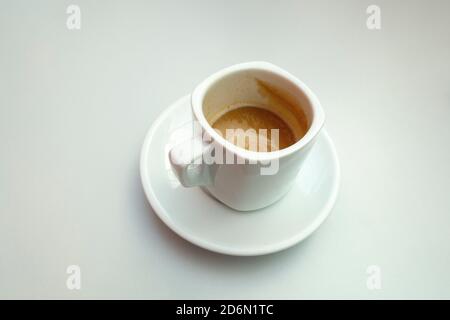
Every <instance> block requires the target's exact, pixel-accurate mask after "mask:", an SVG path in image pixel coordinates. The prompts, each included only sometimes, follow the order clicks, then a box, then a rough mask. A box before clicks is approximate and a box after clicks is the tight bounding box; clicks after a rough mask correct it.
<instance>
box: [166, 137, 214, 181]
mask: <svg viewBox="0 0 450 320" xmlns="http://www.w3.org/2000/svg"><path fill="white" fill-rule="evenodd" d="M211 147H212V144H211V143H210V142H208V143H206V142H205V141H203V140H202V138H201V137H197V136H196V137H193V138H191V139H190V140H188V141H185V142H183V143H181V144H178V145H176V146H174V147H173V148H172V149H171V150H170V151H169V161H170V164H171V166H172V169H173V171H174V173H175V175H176V176H177V178H178V180H179V181H180V183H181V184H182V185H183V186H184V187H188V188H190V187H198V186H207V185H211V184H213V182H214V170H213V165H209V164H206V163H205V162H204V161H203V159H204V158H203V155H204V154H205V153H206V152H209V151H210V148H211Z"/></svg>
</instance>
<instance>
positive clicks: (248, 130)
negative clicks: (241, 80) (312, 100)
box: [210, 82, 308, 152]
mask: <svg viewBox="0 0 450 320" xmlns="http://www.w3.org/2000/svg"><path fill="white" fill-rule="evenodd" d="M258 86H259V87H260V91H263V92H264V94H265V95H266V96H268V97H270V99H268V100H269V101H270V102H271V104H265V105H246V103H237V104H234V105H231V106H227V107H226V108H223V109H222V113H221V114H220V115H218V116H216V117H215V120H214V121H213V122H210V125H211V126H212V127H213V128H214V129H215V130H216V132H218V133H219V134H220V135H221V136H222V137H224V138H225V139H226V140H227V141H228V142H231V143H233V144H234V145H236V146H238V147H241V148H244V149H246V150H249V151H259V152H271V151H277V150H281V149H284V148H287V147H289V146H291V145H293V144H294V143H296V142H297V141H299V140H300V139H301V138H302V137H303V136H304V135H305V134H306V131H307V129H308V125H307V120H306V116H305V114H304V112H303V111H302V110H301V109H298V108H294V107H292V106H291V105H290V104H289V102H287V101H286V100H284V99H283V97H282V96H280V95H279V94H277V93H276V92H274V91H273V90H271V89H270V88H269V87H267V85H264V84H263V83H262V82H259V83H258ZM283 116H285V117H286V118H289V121H285V120H284V119H283Z"/></svg>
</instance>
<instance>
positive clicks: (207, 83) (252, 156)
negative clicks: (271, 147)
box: [191, 61, 325, 161]
mask: <svg viewBox="0 0 450 320" xmlns="http://www.w3.org/2000/svg"><path fill="white" fill-rule="evenodd" d="M243 70H262V71H266V72H271V73H273V74H276V75H278V76H281V77H283V78H285V79H286V80H288V81H289V82H291V83H293V84H294V85H295V86H296V87H297V88H299V89H300V90H301V91H302V92H303V93H304V94H305V96H306V98H307V99H308V101H309V103H310V105H311V110H312V122H311V124H310V127H309V129H308V131H307V132H306V134H305V135H304V136H303V137H302V138H301V139H300V140H298V141H297V142H295V143H294V144H292V145H290V146H289V147H287V148H284V149H281V150H277V151H270V152H259V151H250V150H246V149H243V148H240V147H238V146H236V145H234V144H232V143H231V142H229V141H227V140H226V139H225V138H224V137H222V136H221V135H220V134H218V133H217V132H216V131H215V130H214V129H213V127H212V126H211V125H210V124H209V123H208V121H207V120H206V118H205V116H204V114H203V100H204V97H205V95H206V93H207V92H208V90H209V89H210V88H211V87H212V86H213V85H214V84H215V83H216V82H217V81H219V80H220V79H221V78H223V77H225V76H227V75H230V74H232V73H235V72H239V71H243ZM191 106H192V112H193V113H194V116H195V118H196V119H197V121H199V123H200V125H201V127H202V128H203V129H204V130H206V132H207V133H208V135H209V137H211V138H212V140H213V141H215V142H216V143H218V144H220V145H221V147H222V148H224V149H225V150H228V151H230V152H232V153H233V154H236V155H237V156H238V157H240V158H243V159H246V160H249V161H271V160H276V159H280V158H284V157H286V156H289V155H291V154H293V153H295V152H297V151H299V150H301V149H303V148H304V147H305V146H306V145H308V144H309V143H310V142H311V141H312V140H314V138H315V137H316V136H317V135H318V133H319V132H320V130H321V129H322V127H323V125H324V122H325V114H324V112H323V109H322V106H321V105H320V102H319V99H318V98H317V97H316V95H315V94H314V93H313V92H312V91H311V90H310V89H309V88H308V87H307V86H306V85H305V84H304V83H303V82H302V81H300V80H299V79H297V78H296V77H294V76H293V75H292V74H290V73H289V72H287V71H285V70H283V69H282V68H280V67H278V66H276V65H274V64H272V63H269V62H265V61H254V62H245V63H240V64H236V65H233V66H230V67H227V68H224V69H222V70H220V71H218V72H216V73H214V74H212V75H211V76H209V77H208V78H206V79H205V80H203V81H202V82H201V83H200V84H199V85H198V86H197V87H196V88H195V89H194V91H193V93H192V95H191Z"/></svg>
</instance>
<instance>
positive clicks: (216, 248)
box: [140, 94, 341, 256]
mask: <svg viewBox="0 0 450 320" xmlns="http://www.w3.org/2000/svg"><path fill="white" fill-rule="evenodd" d="M190 96H191V94H187V95H184V96H182V97H181V98H179V99H178V100H176V101H175V102H173V103H172V104H170V105H169V106H168V107H167V109H166V110H164V111H163V112H161V113H160V114H159V116H158V117H157V118H156V120H155V121H154V122H153V124H152V125H151V126H150V128H149V129H148V131H147V133H146V135H145V139H144V143H143V145H142V147H141V154H140V176H141V183H142V186H143V188H144V192H145V195H146V197H147V199H148V201H149V203H150V205H151V206H152V208H153V211H154V212H155V214H156V215H157V216H158V217H159V218H160V219H161V220H162V221H163V222H164V223H165V224H166V226H168V227H169V228H170V229H171V230H172V231H173V232H175V233H176V234H177V235H179V236H180V237H181V238H183V239H185V240H187V241H189V242H191V243H193V244H195V245H197V246H199V247H201V248H203V249H206V250H209V251H213V252H217V253H221V254H226V255H231V256H260V255H266V254H271V253H275V252H279V251H282V250H285V249H288V248H290V247H292V246H294V245H296V244H298V243H300V242H301V241H303V240H304V239H306V238H307V237H308V236H310V235H311V234H312V233H313V232H314V231H315V230H316V229H318V228H319V226H320V225H321V224H322V223H323V222H324V221H325V220H326V218H327V217H328V216H329V215H330V213H331V211H332V209H333V206H334V204H335V203H336V200H337V196H338V193H339V188H340V181H341V172H340V165H339V158H338V155H337V151H336V148H335V145H334V143H333V141H332V140H331V138H330V136H329V134H328V132H327V131H326V129H325V128H322V130H321V131H320V133H319V136H318V137H317V138H319V137H320V136H321V135H322V136H323V138H324V139H325V140H326V141H327V144H328V145H329V147H330V151H331V154H332V159H333V160H334V161H332V162H333V163H332V165H333V171H334V172H335V176H336V178H335V179H333V181H332V183H333V186H332V191H331V195H330V196H329V197H328V199H327V202H326V204H325V206H324V207H323V208H322V210H320V212H319V213H318V214H317V217H316V218H315V219H314V220H313V222H312V223H310V224H309V225H308V226H306V227H305V228H302V229H301V230H300V231H299V232H298V233H296V234H295V235H294V236H292V237H290V238H288V239H285V240H283V241H278V242H276V243H271V244H263V245H261V246H260V247H259V248H250V249H236V248H228V247H226V246H223V245H218V244H215V243H211V241H209V240H205V239H203V238H199V237H196V236H195V235H192V234H190V233H188V232H185V231H184V230H183V229H182V228H180V227H179V226H178V225H177V224H176V223H175V221H173V219H172V218H171V216H170V215H169V214H168V213H167V210H166V209H164V207H163V206H162V205H161V203H160V202H159V200H158V198H157V196H156V194H155V193H154V190H153V189H154V188H153V187H152V184H151V181H150V177H149V174H148V168H147V164H148V161H147V160H148V151H149V148H148V147H149V145H150V143H151V141H152V139H153V136H154V133H155V131H156V129H157V128H158V127H159V125H160V124H161V123H162V121H163V120H164V119H165V118H166V117H167V116H168V115H169V114H170V113H171V112H172V110H173V109H175V108H176V107H177V106H178V105H180V104H183V103H188V104H189V102H190ZM185 100H187V102H185ZM286 196H288V195H286ZM220 205H223V206H224V204H220ZM227 209H229V210H233V209H231V208H228V207H227ZM233 211H235V210H233ZM242 214H245V212H244V213H242Z"/></svg>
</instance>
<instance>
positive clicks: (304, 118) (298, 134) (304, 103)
mask: <svg viewBox="0 0 450 320" xmlns="http://www.w3.org/2000/svg"><path fill="white" fill-rule="evenodd" d="M242 106H254V107H259V108H263V109H266V110H268V111H271V112H273V113H274V114H275V115H277V116H278V117H280V118H281V119H282V120H283V121H284V122H285V123H286V124H287V125H288V126H289V127H290V129H291V131H292V133H293V134H294V137H295V140H296V141H299V140H300V139H301V138H302V137H303V136H304V135H305V133H306V132H307V131H308V130H309V128H310V127H311V124H312V122H313V116H314V111H313V107H312V104H311V102H310V100H309V98H308V96H307V95H306V94H305V93H304V92H303V90H301V88H300V87H299V86H298V85H297V84H295V83H293V82H292V81H290V80H289V79H287V78H286V77H283V76H281V75H279V74H277V73H274V72H272V71H270V70H265V69H258V68H249V69H241V70H236V71H234V72H231V73H228V74H226V75H224V76H223V77H220V78H218V79H216V81H214V82H213V83H212V84H211V85H210V86H209V88H208V89H207V90H206V92H205V94H204V99H203V103H202V113H203V115H204V117H205V118H206V120H207V122H208V123H209V125H210V126H212V125H213V124H214V122H215V121H216V120H217V119H218V118H220V117H221V116H222V115H223V114H225V113H226V112H228V111H231V110H233V109H235V108H239V107H242Z"/></svg>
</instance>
